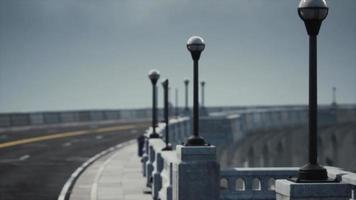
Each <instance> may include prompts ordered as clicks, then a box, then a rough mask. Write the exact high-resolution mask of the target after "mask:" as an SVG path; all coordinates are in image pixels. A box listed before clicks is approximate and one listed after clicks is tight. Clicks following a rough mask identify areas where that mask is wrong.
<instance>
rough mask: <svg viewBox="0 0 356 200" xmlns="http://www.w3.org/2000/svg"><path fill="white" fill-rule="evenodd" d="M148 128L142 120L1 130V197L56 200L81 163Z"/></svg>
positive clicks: (4, 198)
mask: <svg viewBox="0 0 356 200" xmlns="http://www.w3.org/2000/svg"><path fill="white" fill-rule="evenodd" d="M147 127H148V123H145V122H143V123H123V124H112V125H101V126H82V127H77V128H74V127H71V128H56V129H53V128H51V129H41V130H37V131H36V130H31V131H29V130H27V131H26V130H24V131H17V132H8V133H7V132H4V133H0V199H1V200H24V199H26V200H52V199H53V200H56V199H57V198H58V195H59V193H60V192H61V189H62V187H63V185H64V184H65V182H66V181H67V179H68V178H69V177H70V175H71V174H72V173H73V172H74V171H75V170H76V169H77V168H78V167H79V166H80V165H81V164H82V163H84V162H85V161H86V160H88V159H89V158H90V157H92V156H94V155H95V154H97V153H99V152H101V151H103V150H105V149H107V148H109V147H112V146H114V145H117V144H119V143H122V142H125V141H128V140H130V139H134V138H136V137H137V136H138V135H140V134H142V133H143V131H144V130H145V129H146V128H147ZM134 156H136V155H134Z"/></svg>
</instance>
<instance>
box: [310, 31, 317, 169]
mask: <svg viewBox="0 0 356 200" xmlns="http://www.w3.org/2000/svg"><path fill="white" fill-rule="evenodd" d="M317 114H318V103H317V39H316V35H310V36H309V163H310V164H317V157H318V155H317V154H318V151H317V146H318V144H317V131H318V129H317V126H318V124H317V123H318V119H317V117H318V115H317Z"/></svg>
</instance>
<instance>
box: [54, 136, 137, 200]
mask: <svg viewBox="0 0 356 200" xmlns="http://www.w3.org/2000/svg"><path fill="white" fill-rule="evenodd" d="M135 142H136V141H135V140H130V141H127V142H124V143H121V144H118V145H116V146H114V147H110V148H108V149H106V150H104V151H102V152H100V153H98V154H96V155H94V156H93V157H91V158H90V159H89V160H87V161H86V162H85V163H83V164H82V165H81V166H80V167H79V168H77V169H76V170H75V171H74V172H73V173H72V175H71V176H70V177H69V178H68V180H67V181H66V182H65V184H64V185H63V188H62V190H61V193H60V194H59V196H58V199H57V200H67V199H69V198H67V197H69V195H70V194H69V192H70V189H72V187H73V186H74V184H75V181H76V180H77V179H78V178H79V176H80V175H81V174H82V173H83V172H84V170H85V169H86V168H88V167H89V166H90V165H91V164H93V163H94V162H95V161H96V160H98V159H99V158H101V157H103V156H105V155H107V154H108V153H111V152H113V151H115V150H118V149H121V148H122V147H125V146H127V145H130V144H133V143H135Z"/></svg>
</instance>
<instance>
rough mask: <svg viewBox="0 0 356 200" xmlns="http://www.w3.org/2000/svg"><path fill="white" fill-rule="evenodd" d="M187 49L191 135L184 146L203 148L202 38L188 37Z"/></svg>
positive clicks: (203, 44)
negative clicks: (190, 70)
mask: <svg viewBox="0 0 356 200" xmlns="http://www.w3.org/2000/svg"><path fill="white" fill-rule="evenodd" d="M187 48H188V50H189V51H190V53H191V55H192V58H193V62H194V66H193V68H194V70H193V135H192V136H191V137H189V139H188V140H187V142H186V143H185V145H186V146H203V145H205V144H206V143H205V140H204V139H203V138H202V137H200V136H199V99H198V98H199V95H198V94H199V64H198V63H199V58H200V54H201V52H202V51H203V50H204V48H205V43H204V40H203V38H201V37H199V36H193V37H190V38H189V40H188V42H187Z"/></svg>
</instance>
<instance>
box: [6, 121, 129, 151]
mask: <svg viewBox="0 0 356 200" xmlns="http://www.w3.org/2000/svg"><path fill="white" fill-rule="evenodd" d="M134 127H135V126H134V125H125V126H114V127H105V128H97V129H95V130H94V131H92V130H83V131H70V132H63V133H56V134H52V135H45V136H39V137H33V138H27V139H20V140H15V141H11V142H5V143H1V144H0V148H6V147H11V146H16V145H21V144H29V143H34V142H40V141H45V140H53V139H58V138H65V137H73V136H78V135H84V134H93V133H103V132H109V131H119V130H127V129H131V128H134Z"/></svg>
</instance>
